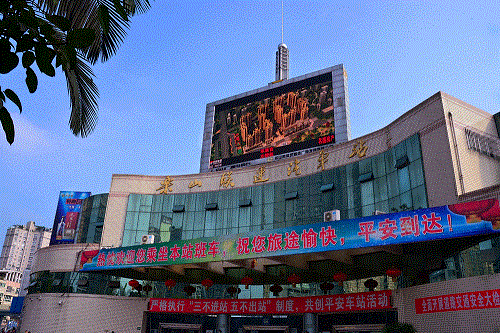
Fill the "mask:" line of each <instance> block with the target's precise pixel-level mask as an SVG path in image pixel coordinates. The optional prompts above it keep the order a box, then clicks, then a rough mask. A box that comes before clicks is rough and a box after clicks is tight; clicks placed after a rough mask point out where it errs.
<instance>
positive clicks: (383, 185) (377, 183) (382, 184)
mask: <svg viewBox="0 0 500 333" xmlns="http://www.w3.org/2000/svg"><path fill="white" fill-rule="evenodd" d="M373 185H374V196H375V202H379V201H383V200H387V198H388V196H387V177H385V176H383V177H379V178H375V180H374V181H373Z"/></svg>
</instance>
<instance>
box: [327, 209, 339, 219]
mask: <svg viewBox="0 0 500 333" xmlns="http://www.w3.org/2000/svg"><path fill="white" fill-rule="evenodd" d="M338 220H340V211H339V210H338V209H334V210H330V211H328V212H324V213H323V221H324V222H332V221H338Z"/></svg>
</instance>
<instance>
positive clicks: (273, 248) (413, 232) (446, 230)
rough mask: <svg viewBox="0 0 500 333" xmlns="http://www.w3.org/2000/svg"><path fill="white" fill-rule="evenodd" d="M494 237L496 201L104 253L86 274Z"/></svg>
mask: <svg viewBox="0 0 500 333" xmlns="http://www.w3.org/2000/svg"><path fill="white" fill-rule="evenodd" d="M492 233H500V206H499V203H498V200H496V199H490V200H482V201H474V202H466V203H460V204H456V205H449V206H441V207H434V208H425V209H419V210H414V211H405V212H398V213H391V214H384V215H374V216H368V217H363V218H356V219H350V220H340V221H331V222H324V223H317V224H308V225H300V226H293V227H288V228H282V229H274V230H261V231H259V232H254V233H248V234H237V235H225V236H220V237H214V238H200V239H194V240H192V239H189V240H180V241H171V242H166V243H157V244H144V245H136V246H129V247H122V248H111V249H101V250H100V251H99V253H98V254H97V255H96V256H95V257H94V258H93V260H92V262H89V263H86V264H85V265H84V266H83V270H84V271H86V270H104V269H106V270H107V269H118V268H127V267H138V266H143V267H144V266H161V265H179V264H189V263H199V262H209V261H225V260H236V259H247V258H261V257H272V256H284V255H293V254H301V253H311V252H325V251H335V250H347V249H354V248H361V247H372V246H383V245H392V244H403V243H413V242H423V241H429V240H436V239H445V238H456V237H465V236H474V235H486V234H492Z"/></svg>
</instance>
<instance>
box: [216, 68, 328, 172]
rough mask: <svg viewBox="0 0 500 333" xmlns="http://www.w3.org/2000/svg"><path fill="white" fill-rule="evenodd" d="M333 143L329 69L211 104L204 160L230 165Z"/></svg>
mask: <svg viewBox="0 0 500 333" xmlns="http://www.w3.org/2000/svg"><path fill="white" fill-rule="evenodd" d="M333 142H335V123H334V97H333V88H332V74H331V73H326V74H322V75H319V76H316V77H311V78H307V79H304V80H301V81H297V82H293V83H290V84H287V85H283V86H281V87H278V88H275V89H269V90H266V91H263V92H260V93H255V94H253V95H249V96H245V97H242V98H239V99H235V100H232V101H230V102H227V103H223V104H219V105H216V106H215V115H214V125H213V133H212V145H211V152H210V165H211V166H212V167H217V166H224V165H231V164H234V163H240V162H244V161H249V160H254V159H259V158H266V157H271V156H275V155H280V154H284V153H288V152H292V151H296V150H301V149H306V148H311V147H316V146H320V145H323V144H327V143H333Z"/></svg>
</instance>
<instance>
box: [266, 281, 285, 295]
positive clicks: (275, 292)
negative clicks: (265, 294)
mask: <svg viewBox="0 0 500 333" xmlns="http://www.w3.org/2000/svg"><path fill="white" fill-rule="evenodd" d="M269 291H271V292H272V293H273V295H274V296H275V297H278V296H279V295H280V292H282V291H283V287H282V286H280V285H279V284H273V285H272V286H271V288H269Z"/></svg>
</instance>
